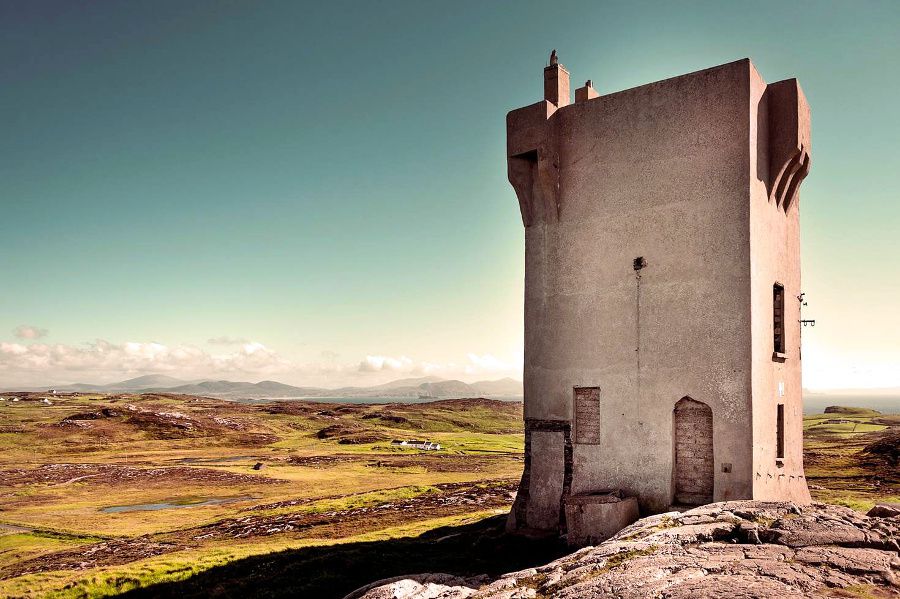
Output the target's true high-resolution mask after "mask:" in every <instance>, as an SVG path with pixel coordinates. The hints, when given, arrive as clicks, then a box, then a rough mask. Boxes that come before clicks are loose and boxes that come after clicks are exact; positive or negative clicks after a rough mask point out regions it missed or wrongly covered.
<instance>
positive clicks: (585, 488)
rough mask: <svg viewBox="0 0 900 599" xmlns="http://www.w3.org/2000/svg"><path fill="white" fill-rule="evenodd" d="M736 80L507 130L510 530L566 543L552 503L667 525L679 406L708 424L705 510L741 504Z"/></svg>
mask: <svg viewBox="0 0 900 599" xmlns="http://www.w3.org/2000/svg"><path fill="white" fill-rule="evenodd" d="M751 71H753V68H752V65H751V64H750V62H749V60H741V61H738V62H735V63H730V64H727V65H722V66H720V67H715V68H712V69H707V70H705V71H700V72H697V73H692V74H690V75H685V76H682V77H676V78H674V79H669V80H665V81H661V82H658V83H653V84H649V85H645V86H641V87H638V88H634V89H631V90H626V91H623V92H619V93H615V94H611V95H606V96H600V97H597V98H593V99H590V98H587V97H586V96H585V95H582V96H581V97H579V98H576V103H575V104H571V105H568V106H566V105H564V106H563V107H561V108H557V106H556V105H555V104H554V103H552V102H549V101H546V100H545V101H544V102H539V103H537V104H533V105H531V106H528V107H525V108H522V109H519V110H514V111H512V112H511V113H509V115H508V117H507V131H508V158H509V179H510V182H511V184H512V185H513V187H514V189H515V190H516V194H517V196H518V199H519V203H520V209H521V212H522V218H523V222H524V224H525V226H526V230H525V371H524V382H525V428H526V448H527V451H529V452H530V455H526V472H525V474H524V476H523V480H522V484H521V486H520V491H519V495H518V497H517V501H516V505H515V507H514V509H513V513H512V515H511V519H510V525H511V527H512V528H516V529H520V528H537V529H549V528H551V527H553V526H554V525H556V524H557V523H558V524H559V526H561V527H563V528H564V527H565V522H564V518H563V516H562V509H561V506H562V501H561V500H562V499H564V496H565V495H568V494H579V493H590V492H597V491H600V490H603V489H609V488H620V489H623V490H625V491H626V492H627V493H630V494H633V495H635V496H637V497H638V499H639V501H640V505H641V508H642V510H643V511H645V512H655V511H661V510H664V509H666V508H667V507H668V506H669V505H670V504H671V503H672V502H673V497H674V492H675V480H676V477H677V476H678V473H677V472H676V467H675V435H676V431H675V420H674V417H673V413H674V408H675V405H676V403H677V402H679V400H681V399H683V398H685V397H688V398H690V399H692V400H694V401H696V402H702V403H703V404H705V405H707V406H709V408H710V409H711V411H712V421H713V426H712V436H713V438H712V448H713V450H712V451H713V473H712V474H711V476H712V477H713V481H712V482H713V484H712V485H711V486H712V488H713V494H712V497H711V498H710V499H712V500H715V501H719V500H728V499H740V498H750V497H752V496H753V495H754V492H755V488H756V487H755V484H756V483H755V481H754V477H755V471H754V459H755V457H756V456H757V454H758V452H757V451H756V450H755V449H754V447H755V445H754V435H755V434H756V424H755V419H754V412H753V409H752V406H751V403H752V400H753V398H754V390H755V385H756V381H757V379H760V381H761V378H760V377H759V376H757V375H755V374H754V373H753V370H752V369H753V366H754V364H755V363H756V361H755V358H754V355H753V348H754V343H755V342H756V336H757V334H759V335H761V334H762V328H761V325H760V326H759V327H756V326H754V325H753V324H752V323H751V314H752V313H753V311H754V310H757V309H758V310H763V307H762V306H761V305H760V306H757V305H756V303H754V302H753V301H752V300H751V295H753V293H754V291H753V290H752V288H751V287H752V284H751V279H752V277H751V267H752V259H751V253H752V252H751V248H752V247H754V246H753V244H752V242H751V231H752V230H751V203H750V201H749V199H750V189H751V178H752V177H751V169H750V165H751V154H754V153H755V151H756V150H755V148H753V147H751V146H752V145H753V142H752V141H751V137H752V135H753V131H752V130H753V126H752V123H751V118H750V117H751V111H750V104H751ZM641 258H642V259H643V261H644V262H641V261H640V259H641ZM781 259H782V257H780V256H779V257H777V258H774V257H773V259H772V260H773V261H777V260H781ZM783 259H785V260H790V259H791V258H790V257H789V256H786V257H784V258H783ZM644 263H645V264H646V265H645V266H643V264H644ZM797 268H799V265H798V266H797ZM798 277H799V274H798ZM770 301H771V298H770ZM760 313H761V312H760ZM769 321H770V320H769ZM757 329H759V330H758V331H757ZM769 357H770V360H771V355H770V356H769ZM760 384H765V382H764V381H763V382H761V383H760ZM582 388H589V389H582ZM590 388H599V393H597V392H596V390H595V389H590ZM576 396H577V399H576ZM576 406H577V408H576ZM576 412H577V414H576ZM791 424H792V425H793V424H794V420H791ZM682 441H683V439H682ZM704 447H705V445H704ZM536 451H541V452H542V453H541V455H540V456H536V455H535V452H536ZM680 451H681V452H682V454H681V455H682V458H684V456H685V455H686V456H687V460H685V459H680V460H679V464H682V466H681V467H682V468H685V466H684V464H688V466H686V467H688V468H691V467H692V466H691V465H690V464H691V459H692V456H691V455H690V453H691V450H690V446H689V445H687V446H686V445H684V444H683V443H682V444H681V449H680ZM547 452H549V454H548V453H547ZM801 460H802V456H801ZM707 462H708V460H707ZM801 464H802V461H801ZM801 470H802V465H801ZM682 474H684V472H682ZM683 478H684V477H683ZM804 488H805V487H804ZM548 489H553V491H552V492H549V493H548V492H547V490H548ZM557 489H558V491H557Z"/></svg>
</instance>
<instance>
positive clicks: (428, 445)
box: [391, 439, 441, 451]
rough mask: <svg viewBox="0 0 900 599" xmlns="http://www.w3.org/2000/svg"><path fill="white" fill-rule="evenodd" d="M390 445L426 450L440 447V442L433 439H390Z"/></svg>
mask: <svg viewBox="0 0 900 599" xmlns="http://www.w3.org/2000/svg"><path fill="white" fill-rule="evenodd" d="M391 445H398V446H400V447H410V448H412V449H424V450H426V451H438V450H439V449H440V448H441V444H440V443H435V442H433V441H418V440H409V441H407V440H401V439H394V440H393V441H391Z"/></svg>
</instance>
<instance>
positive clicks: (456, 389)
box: [57, 374, 522, 399]
mask: <svg viewBox="0 0 900 599" xmlns="http://www.w3.org/2000/svg"><path fill="white" fill-rule="evenodd" d="M57 389H58V390H60V391H77V392H100V393H158V392H165V393H179V394H183V395H204V396H208V397H217V398H222V399H290V398H295V399H296V398H317V397H324V398H354V397H376V398H377V397H384V398H402V397H408V398H411V399H417V398H422V397H427V398H435V399H440V398H452V397H521V396H522V383H521V382H520V381H517V380H515V379H511V378H504V379H499V380H496V381H478V382H476V383H471V384H469V383H465V382H463V381H459V380H446V379H441V378H439V377H435V376H427V377H418V378H404V379H398V380H395V381H391V382H388V383H383V384H381V385H374V386H371V387H340V388H337V389H328V388H324V387H296V386H294V385H287V384H285V383H279V382H278V381H260V382H258V383H249V382H245V381H227V380H200V381H185V380H181V379H177V378H174V377H170V376H166V375H161V374H149V375H145V376H140V377H137V378H133V379H128V380H126V381H120V382H117V383H109V384H104V385H92V384H88V383H76V384H73V385H62V386H59V387H57Z"/></svg>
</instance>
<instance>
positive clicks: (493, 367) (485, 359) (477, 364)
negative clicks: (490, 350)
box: [465, 353, 522, 374]
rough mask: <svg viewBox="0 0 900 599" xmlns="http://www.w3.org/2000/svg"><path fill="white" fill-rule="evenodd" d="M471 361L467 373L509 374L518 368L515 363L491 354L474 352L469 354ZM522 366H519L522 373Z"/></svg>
mask: <svg viewBox="0 0 900 599" xmlns="http://www.w3.org/2000/svg"><path fill="white" fill-rule="evenodd" d="M467 357H468V359H469V363H468V364H466V368H465V371H466V374H508V373H512V372H515V371H516V370H517V369H516V367H515V366H514V365H512V364H508V363H506V362H504V361H503V360H500V359H499V358H497V357H495V356H492V355H491V354H483V355H480V356H479V355H478V354H473V353H470V354H469V355H468V356H467ZM521 370H522V367H521V366H520V367H519V368H518V371H519V372H520V373H521Z"/></svg>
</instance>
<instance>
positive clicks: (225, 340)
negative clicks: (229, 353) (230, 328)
mask: <svg viewBox="0 0 900 599" xmlns="http://www.w3.org/2000/svg"><path fill="white" fill-rule="evenodd" d="M249 342H250V340H249V339H244V338H243V337H229V336H228V335H222V336H221V337H213V338H212V339H209V340H208V341H207V343H209V344H210V345H243V344H245V343H249Z"/></svg>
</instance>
